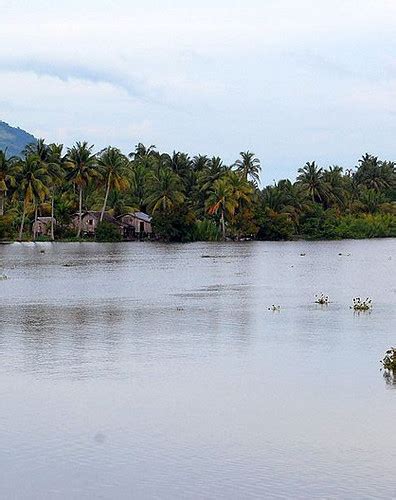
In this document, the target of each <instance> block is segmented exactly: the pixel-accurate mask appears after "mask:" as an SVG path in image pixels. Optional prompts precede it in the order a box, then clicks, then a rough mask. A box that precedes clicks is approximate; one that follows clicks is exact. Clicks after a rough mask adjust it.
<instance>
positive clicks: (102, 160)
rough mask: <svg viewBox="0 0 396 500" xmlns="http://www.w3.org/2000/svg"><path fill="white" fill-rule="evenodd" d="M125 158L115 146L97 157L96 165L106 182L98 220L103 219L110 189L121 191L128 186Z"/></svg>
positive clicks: (126, 161)
mask: <svg viewBox="0 0 396 500" xmlns="http://www.w3.org/2000/svg"><path fill="white" fill-rule="evenodd" d="M127 165H128V160H127V158H126V157H125V156H124V155H123V154H122V153H121V151H120V150H119V149H117V148H113V147H111V146H109V147H107V148H106V149H105V150H104V151H102V153H101V155H100V156H99V157H98V166H99V169H100V172H101V175H102V177H103V179H104V180H105V183H106V192H105V197H104V202H103V207H102V211H101V213H100V220H101V221H102V220H103V216H104V213H105V211H106V206H107V199H108V197H109V193H110V189H113V190H115V191H123V190H125V189H126V188H127V187H129V180H128V177H127Z"/></svg>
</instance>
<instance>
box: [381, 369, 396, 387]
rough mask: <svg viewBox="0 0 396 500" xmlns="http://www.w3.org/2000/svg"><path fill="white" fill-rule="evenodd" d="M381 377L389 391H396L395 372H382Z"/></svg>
mask: <svg viewBox="0 0 396 500" xmlns="http://www.w3.org/2000/svg"><path fill="white" fill-rule="evenodd" d="M383 377H384V379H385V382H386V385H387V386H389V387H390V388H391V389H396V372H395V371H394V370H386V369H385V370H384V371H383Z"/></svg>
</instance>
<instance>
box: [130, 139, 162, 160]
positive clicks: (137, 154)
mask: <svg viewBox="0 0 396 500" xmlns="http://www.w3.org/2000/svg"><path fill="white" fill-rule="evenodd" d="M157 155H158V152H157V151H156V147H155V146H154V144H151V145H150V146H148V147H146V146H145V145H144V144H143V143H141V142H139V144H137V145H136V146H135V151H132V152H131V153H129V155H128V156H129V158H131V159H132V160H145V159H147V158H150V157H153V156H157Z"/></svg>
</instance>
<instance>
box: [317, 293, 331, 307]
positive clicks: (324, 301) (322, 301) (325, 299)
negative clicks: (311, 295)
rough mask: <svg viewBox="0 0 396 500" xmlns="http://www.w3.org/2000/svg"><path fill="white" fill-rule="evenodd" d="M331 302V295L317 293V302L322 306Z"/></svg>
mask: <svg viewBox="0 0 396 500" xmlns="http://www.w3.org/2000/svg"><path fill="white" fill-rule="evenodd" d="M329 302H330V299H329V296H328V295H325V294H324V293H321V294H320V295H315V304H320V305H322V306H327V304H328V303H329Z"/></svg>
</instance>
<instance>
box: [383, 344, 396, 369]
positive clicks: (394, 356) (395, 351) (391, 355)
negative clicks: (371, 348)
mask: <svg viewBox="0 0 396 500" xmlns="http://www.w3.org/2000/svg"><path fill="white" fill-rule="evenodd" d="M381 363H382V366H383V367H384V368H385V370H392V371H395V370H396V347H391V348H390V349H388V350H387V351H386V353H385V356H384V359H383V360H382V361H381Z"/></svg>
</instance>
